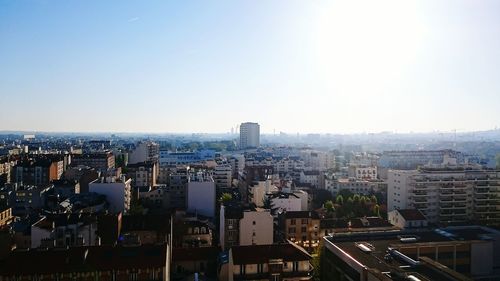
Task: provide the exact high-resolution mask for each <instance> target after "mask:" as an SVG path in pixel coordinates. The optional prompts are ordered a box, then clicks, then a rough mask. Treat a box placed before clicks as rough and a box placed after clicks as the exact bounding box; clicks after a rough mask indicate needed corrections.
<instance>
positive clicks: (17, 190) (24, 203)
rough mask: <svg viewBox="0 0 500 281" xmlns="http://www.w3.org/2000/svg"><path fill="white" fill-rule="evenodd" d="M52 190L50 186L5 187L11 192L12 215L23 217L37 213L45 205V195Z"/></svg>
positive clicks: (16, 185)
mask: <svg viewBox="0 0 500 281" xmlns="http://www.w3.org/2000/svg"><path fill="white" fill-rule="evenodd" d="M53 188H54V185H52V184H45V185H18V184H12V185H10V186H8V187H7V189H10V190H11V191H12V193H11V194H12V195H11V196H13V197H12V200H13V201H12V214H13V215H15V216H24V215H27V214H30V213H36V212H39V211H40V210H41V209H42V208H43V207H44V205H45V202H46V199H47V195H48V194H49V193H50V191H51V190H52V189H53Z"/></svg>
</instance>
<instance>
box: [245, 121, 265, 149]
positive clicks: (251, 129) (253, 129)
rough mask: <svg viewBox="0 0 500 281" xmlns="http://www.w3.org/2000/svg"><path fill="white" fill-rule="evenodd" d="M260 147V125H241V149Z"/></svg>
mask: <svg viewBox="0 0 500 281" xmlns="http://www.w3.org/2000/svg"><path fill="white" fill-rule="evenodd" d="M259 146H260V126H259V124H258V123H252V122H246V123H241V125H240V148H241V149H247V148H257V147H259Z"/></svg>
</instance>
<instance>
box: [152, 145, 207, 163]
mask: <svg viewBox="0 0 500 281" xmlns="http://www.w3.org/2000/svg"><path fill="white" fill-rule="evenodd" d="M214 159H215V151H214V150H211V149H204V150H199V151H194V152H171V151H166V150H161V151H160V165H161V166H169V165H186V164H193V163H199V162H202V161H208V160H214Z"/></svg>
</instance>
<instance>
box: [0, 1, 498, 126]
mask: <svg viewBox="0 0 500 281" xmlns="http://www.w3.org/2000/svg"><path fill="white" fill-rule="evenodd" d="M0 97H1V103H0V104H1V105H2V106H1V108H0V119H1V120H2V121H1V123H0V130H39V131H40V130H41V131H120V132H125V131H126V132H131V131H138V132H227V131H229V130H230V128H231V127H234V126H235V125H236V124H237V123H240V122H245V121H256V122H259V123H261V126H262V129H263V131H264V132H271V131H272V130H273V129H276V131H285V132H290V133H295V132H332V133H351V132H379V131H398V132H408V131H416V132H417V131H432V130H444V131H449V130H453V129H457V130H458V131H469V130H483V129H491V128H494V127H495V126H500V1H493V0H492V1H477V0H470V1H460V0H449V1H434V0H430V1H415V2H413V1H362V2H357V1H313V0H311V1H303V0H300V1H291V0H286V1H285V0H283V1H265V0H261V1H122V0H120V1H101V0H99V1H87V0H86V1H42V0H39V1H21V0H0Z"/></svg>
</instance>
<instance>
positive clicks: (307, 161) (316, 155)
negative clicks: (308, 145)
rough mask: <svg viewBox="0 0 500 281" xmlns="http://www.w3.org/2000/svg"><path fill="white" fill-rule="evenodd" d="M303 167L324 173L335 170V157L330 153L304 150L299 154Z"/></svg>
mask: <svg viewBox="0 0 500 281" xmlns="http://www.w3.org/2000/svg"><path fill="white" fill-rule="evenodd" d="M300 158H301V159H302V160H303V161H304V166H305V167H306V168H309V169H311V170H317V171H326V170H329V169H333V168H335V155H334V154H333V153H332V152H325V151H316V150H304V151H301V152H300Z"/></svg>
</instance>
